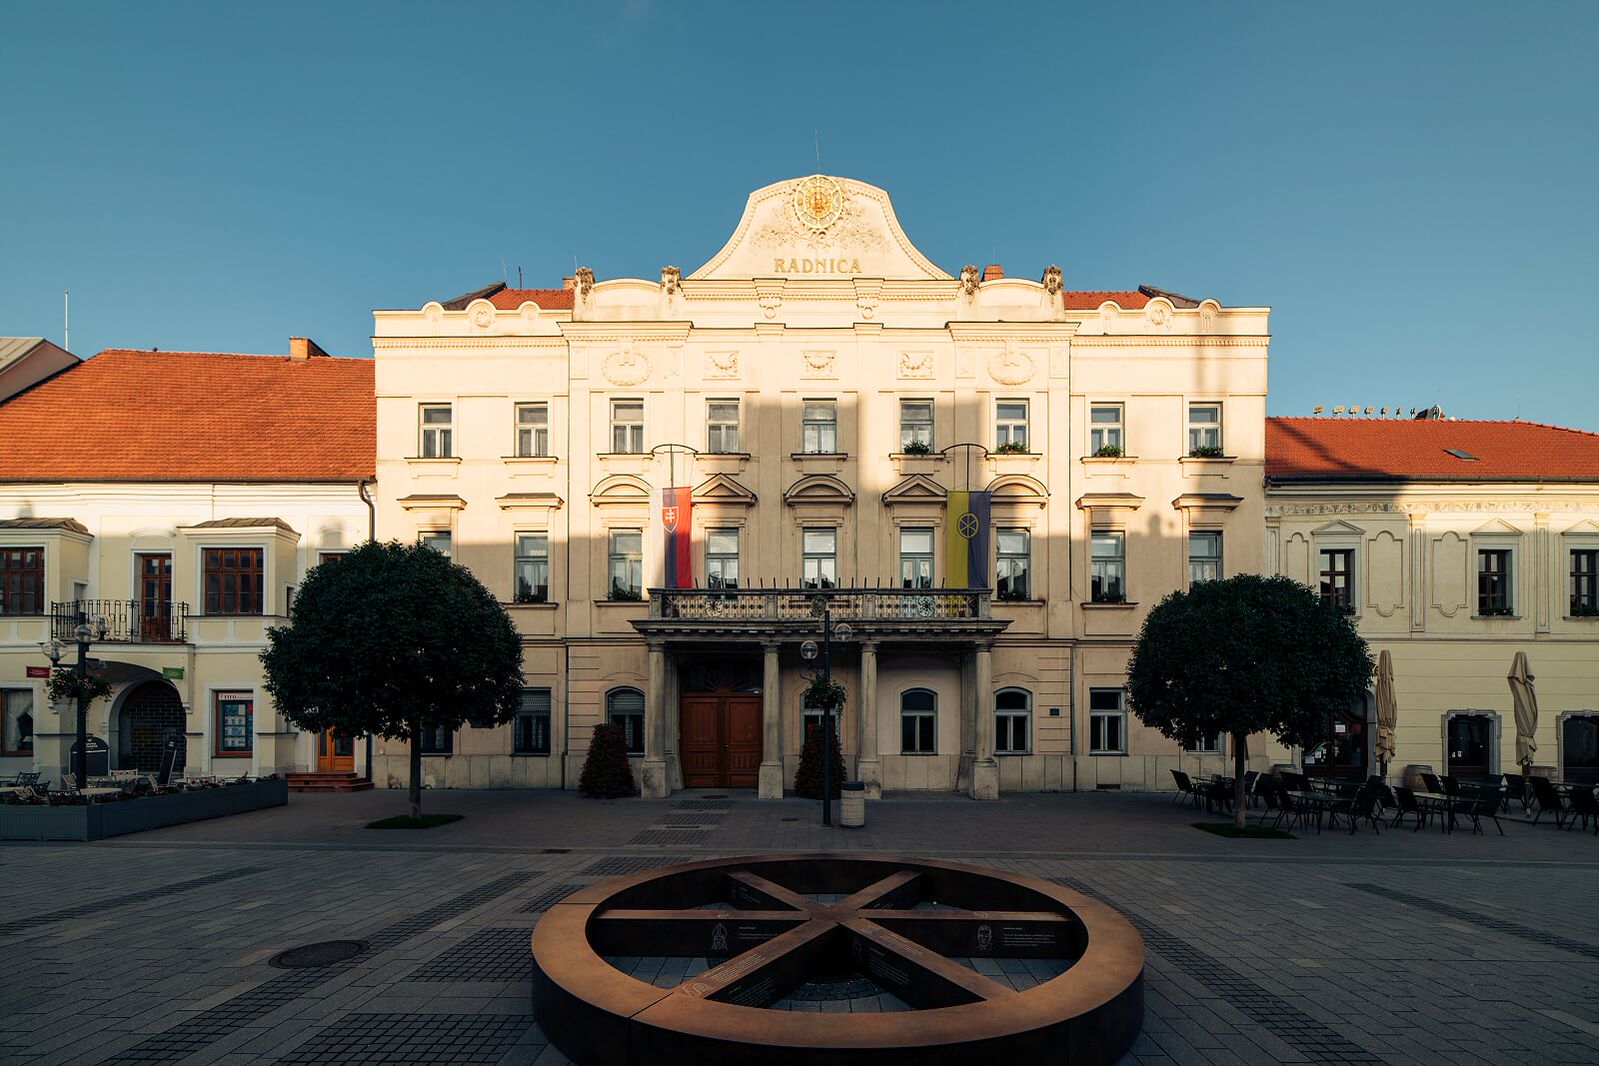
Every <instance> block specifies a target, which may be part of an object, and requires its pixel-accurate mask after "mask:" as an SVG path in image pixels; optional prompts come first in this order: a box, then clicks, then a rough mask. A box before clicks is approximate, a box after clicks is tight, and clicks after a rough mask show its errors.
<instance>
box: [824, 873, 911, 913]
mask: <svg viewBox="0 0 1599 1066" xmlns="http://www.w3.org/2000/svg"><path fill="white" fill-rule="evenodd" d="M921 879H922V875H921V873H920V872H919V871H917V870H899V871H897V872H895V873H891V874H889V875H888V876H887V877H885V878H883V879H882V880H881V881H874V882H872V883H871V884H869V885H867V886H866V887H865V888H863V889H861V890H860V891H859V892H855V893H852V894H851V895H849V896H846V897H845V898H844V899H842V900H840V901H839V902H838V903H836V904H834V906H835V907H837V908H838V909H839V910H865V909H866V908H868V907H873V906H892V905H893V904H896V903H909V902H910V898H911V896H912V895H914V894H915V891H916V885H917V882H918V881H920V880H921Z"/></svg>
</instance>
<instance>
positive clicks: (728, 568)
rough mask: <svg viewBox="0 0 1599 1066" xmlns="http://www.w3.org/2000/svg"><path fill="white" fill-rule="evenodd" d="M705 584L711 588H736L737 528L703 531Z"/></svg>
mask: <svg viewBox="0 0 1599 1066" xmlns="http://www.w3.org/2000/svg"><path fill="white" fill-rule="evenodd" d="M705 584H706V586H707V587H709V588H713V589H736V588H738V528H737V527H736V526H733V527H729V528H727V529H707V530H706V531H705Z"/></svg>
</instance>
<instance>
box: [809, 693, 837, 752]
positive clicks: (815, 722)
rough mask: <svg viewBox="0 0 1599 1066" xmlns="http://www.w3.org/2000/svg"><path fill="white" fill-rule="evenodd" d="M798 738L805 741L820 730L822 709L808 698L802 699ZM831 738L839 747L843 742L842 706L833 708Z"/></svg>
mask: <svg viewBox="0 0 1599 1066" xmlns="http://www.w3.org/2000/svg"><path fill="white" fill-rule="evenodd" d="M800 730H801V732H800V739H801V741H802V742H803V741H806V740H809V739H811V737H812V736H814V735H815V734H817V733H820V732H821V731H822V709H821V708H820V707H817V706H815V705H813V704H812V703H811V701H810V700H809V698H806V699H805V700H804V705H803V706H802V707H801V708H800ZM833 739H834V740H835V741H837V742H838V744H839V745H840V749H841V750H842V745H843V743H844V708H842V707H835V708H834V709H833Z"/></svg>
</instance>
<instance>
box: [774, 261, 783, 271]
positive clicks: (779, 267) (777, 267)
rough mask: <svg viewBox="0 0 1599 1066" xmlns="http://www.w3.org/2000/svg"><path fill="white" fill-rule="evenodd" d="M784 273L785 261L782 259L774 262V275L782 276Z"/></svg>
mask: <svg viewBox="0 0 1599 1066" xmlns="http://www.w3.org/2000/svg"><path fill="white" fill-rule="evenodd" d="M782 272H783V261H782V260H781V259H774V260H772V273H774V274H781V273H782Z"/></svg>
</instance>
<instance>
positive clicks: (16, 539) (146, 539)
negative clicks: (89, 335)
mask: <svg viewBox="0 0 1599 1066" xmlns="http://www.w3.org/2000/svg"><path fill="white" fill-rule="evenodd" d="M372 441H373V414H372V363H371V361H370V360H366V359H333V358H330V357H328V356H326V355H325V354H323V353H322V352H321V350H320V349H318V348H316V346H315V345H312V344H310V343H309V342H307V341H304V340H296V341H294V342H292V343H291V354H290V355H289V356H287V357H285V356H266V355H233V354H220V353H197V352H156V351H129V350H112V351H106V352H102V353H100V354H99V355H98V356H96V357H94V358H93V359H89V360H86V361H83V362H82V363H77V364H75V365H72V366H70V367H69V368H68V369H65V370H63V371H62V372H60V373H57V374H56V375H55V376H53V377H49V378H47V379H45V380H43V381H41V382H39V383H36V384H33V385H32V386H31V387H29V388H26V389H24V390H23V391H21V392H20V393H19V394H18V395H16V396H14V397H12V398H11V399H9V400H7V401H6V402H4V403H0V713H3V723H0V724H3V747H0V774H4V775H7V776H9V775H10V774H13V773H16V772H17V771H19V770H30V769H38V770H39V771H40V772H41V773H43V774H44V775H45V777H47V778H48V779H51V780H57V781H59V780H60V777H59V775H60V774H62V773H64V772H66V770H67V769H68V768H69V765H70V763H69V757H68V753H69V751H70V749H71V747H72V745H73V744H74V743H75V741H76V708H75V706H73V705H70V704H68V705H62V706H57V705H52V704H51V703H50V701H49V699H48V698H47V692H46V685H47V682H48V671H49V660H48V658H47V657H46V646H47V645H48V644H49V642H50V641H51V640H52V639H55V640H57V641H59V642H61V643H62V644H63V645H64V649H63V650H64V652H65V655H64V658H63V665H71V664H72V663H73V662H75V661H76V651H75V647H74V630H75V629H76V628H77V626H78V625H79V624H80V622H86V623H88V624H91V625H96V624H98V623H100V622H102V621H103V622H104V626H105V632H104V636H103V638H99V637H98V635H97V639H96V641H95V642H94V644H93V645H92V646H91V649H90V656H91V658H92V659H93V660H95V661H97V662H99V663H100V664H102V666H101V670H102V672H103V674H104V676H105V677H106V679H107V680H108V681H109V682H110V683H111V685H112V693H111V698H110V699H109V700H99V701H95V702H94V703H93V704H91V706H90V709H89V710H90V713H89V721H88V732H89V734H90V735H91V737H93V738H95V739H94V740H92V741H91V752H92V751H93V750H94V748H95V747H96V746H97V742H102V743H104V745H105V750H106V758H107V762H108V764H109V768H110V769H126V768H137V769H140V770H144V771H148V772H152V773H153V772H156V771H157V770H158V769H159V768H160V766H161V762H162V757H163V751H164V748H165V746H166V745H167V744H168V743H169V742H172V743H174V744H175V745H176V747H177V749H178V752H179V753H180V755H179V757H178V758H177V759H176V762H177V765H178V766H179V767H180V768H183V769H185V770H187V771H188V772H189V773H194V774H215V775H218V776H239V775H241V774H245V773H249V774H257V775H260V774H267V773H272V772H288V771H296V770H314V769H317V768H321V769H324V770H345V771H353V772H357V773H360V772H364V771H365V768H366V767H365V755H364V750H363V745H362V744H358V743H356V742H355V741H354V739H353V738H348V737H327V736H313V735H305V734H301V733H300V732H298V731H297V730H295V729H294V727H293V726H291V725H290V724H289V723H287V722H286V721H284V720H283V719H282V718H281V716H279V715H278V714H277V713H276V711H275V709H274V708H273V706H272V702H271V699H270V698H269V697H268V696H267V694H266V692H265V691H264V690H263V688H262V684H261V664H260V661H259V658H258V656H259V654H260V651H261V649H262V648H263V647H265V643H266V630H267V629H268V628H269V627H271V626H273V625H282V624H283V623H284V622H285V621H286V616H287V614H288V608H289V604H290V601H291V598H292V596H293V593H294V588H295V586H296V585H297V584H298V583H299V581H300V578H301V576H302V575H303V574H304V573H305V571H306V570H307V568H309V567H311V566H314V565H317V564H318V563H319V562H321V561H324V560H326V559H328V558H331V557H333V556H336V555H337V554H338V553H340V552H342V551H344V550H347V549H349V548H350V547H353V546H354V545H355V544H357V543H360V542H361V541H363V540H366V539H367V538H368V537H369V536H370V533H371V527H372V511H371V510H370V508H369V507H368V505H367V504H366V503H364V502H363V501H362V494H363V493H364V492H365V491H366V489H367V483H368V482H370V480H371V477H372V473H373V451H372ZM93 765H94V763H93V761H92V760H91V767H92V766H93Z"/></svg>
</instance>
